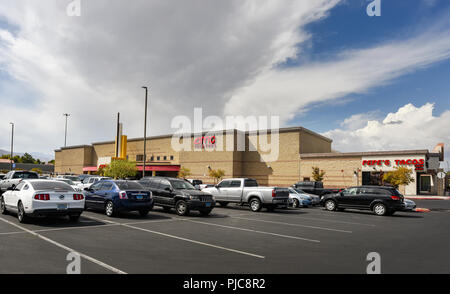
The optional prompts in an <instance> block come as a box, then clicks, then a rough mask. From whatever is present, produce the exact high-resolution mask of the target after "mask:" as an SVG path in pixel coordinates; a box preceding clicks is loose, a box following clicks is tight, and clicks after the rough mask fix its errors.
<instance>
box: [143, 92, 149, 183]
mask: <svg viewBox="0 0 450 294" xmlns="http://www.w3.org/2000/svg"><path fill="white" fill-rule="evenodd" d="M142 88H143V89H145V117H144V165H143V167H142V177H145V162H146V161H147V103H148V101H147V100H148V88H147V87H142Z"/></svg>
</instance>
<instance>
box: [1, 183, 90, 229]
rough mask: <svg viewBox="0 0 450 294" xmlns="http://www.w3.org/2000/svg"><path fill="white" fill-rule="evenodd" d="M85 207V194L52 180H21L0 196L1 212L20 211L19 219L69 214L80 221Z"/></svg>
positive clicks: (25, 219)
mask: <svg viewBox="0 0 450 294" xmlns="http://www.w3.org/2000/svg"><path fill="white" fill-rule="evenodd" d="M83 209H84V195H83V194H82V193H80V192H75V191H74V190H73V189H72V187H71V186H69V185H68V184H66V183H64V182H60V181H52V180H22V181H21V182H20V183H19V184H18V185H17V186H15V187H10V188H8V191H6V192H5V193H3V195H2V196H0V212H1V213H2V214H8V213H9V212H15V213H17V218H18V219H19V222H21V223H26V222H28V221H29V219H30V217H35V216H50V215H59V216H69V218H70V220H71V221H78V219H79V218H80V215H81V213H82V212H83Z"/></svg>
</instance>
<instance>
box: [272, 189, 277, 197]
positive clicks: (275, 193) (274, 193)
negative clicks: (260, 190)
mask: <svg viewBox="0 0 450 294" xmlns="http://www.w3.org/2000/svg"><path fill="white" fill-rule="evenodd" d="M276 196H277V192H276V191H275V189H273V190H272V197H276Z"/></svg>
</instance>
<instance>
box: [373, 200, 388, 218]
mask: <svg viewBox="0 0 450 294" xmlns="http://www.w3.org/2000/svg"><path fill="white" fill-rule="evenodd" d="M373 212H374V213H375V214H376V215H379V216H383V215H387V214H388V211H387V209H386V205H384V204H383V203H377V204H375V205H374V206H373Z"/></svg>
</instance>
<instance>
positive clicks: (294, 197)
mask: <svg viewBox="0 0 450 294" xmlns="http://www.w3.org/2000/svg"><path fill="white" fill-rule="evenodd" d="M289 205H291V206H292V207H293V208H299V207H310V206H312V201H311V197H310V196H309V195H306V194H302V193H299V192H298V191H296V190H295V189H293V188H289Z"/></svg>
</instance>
